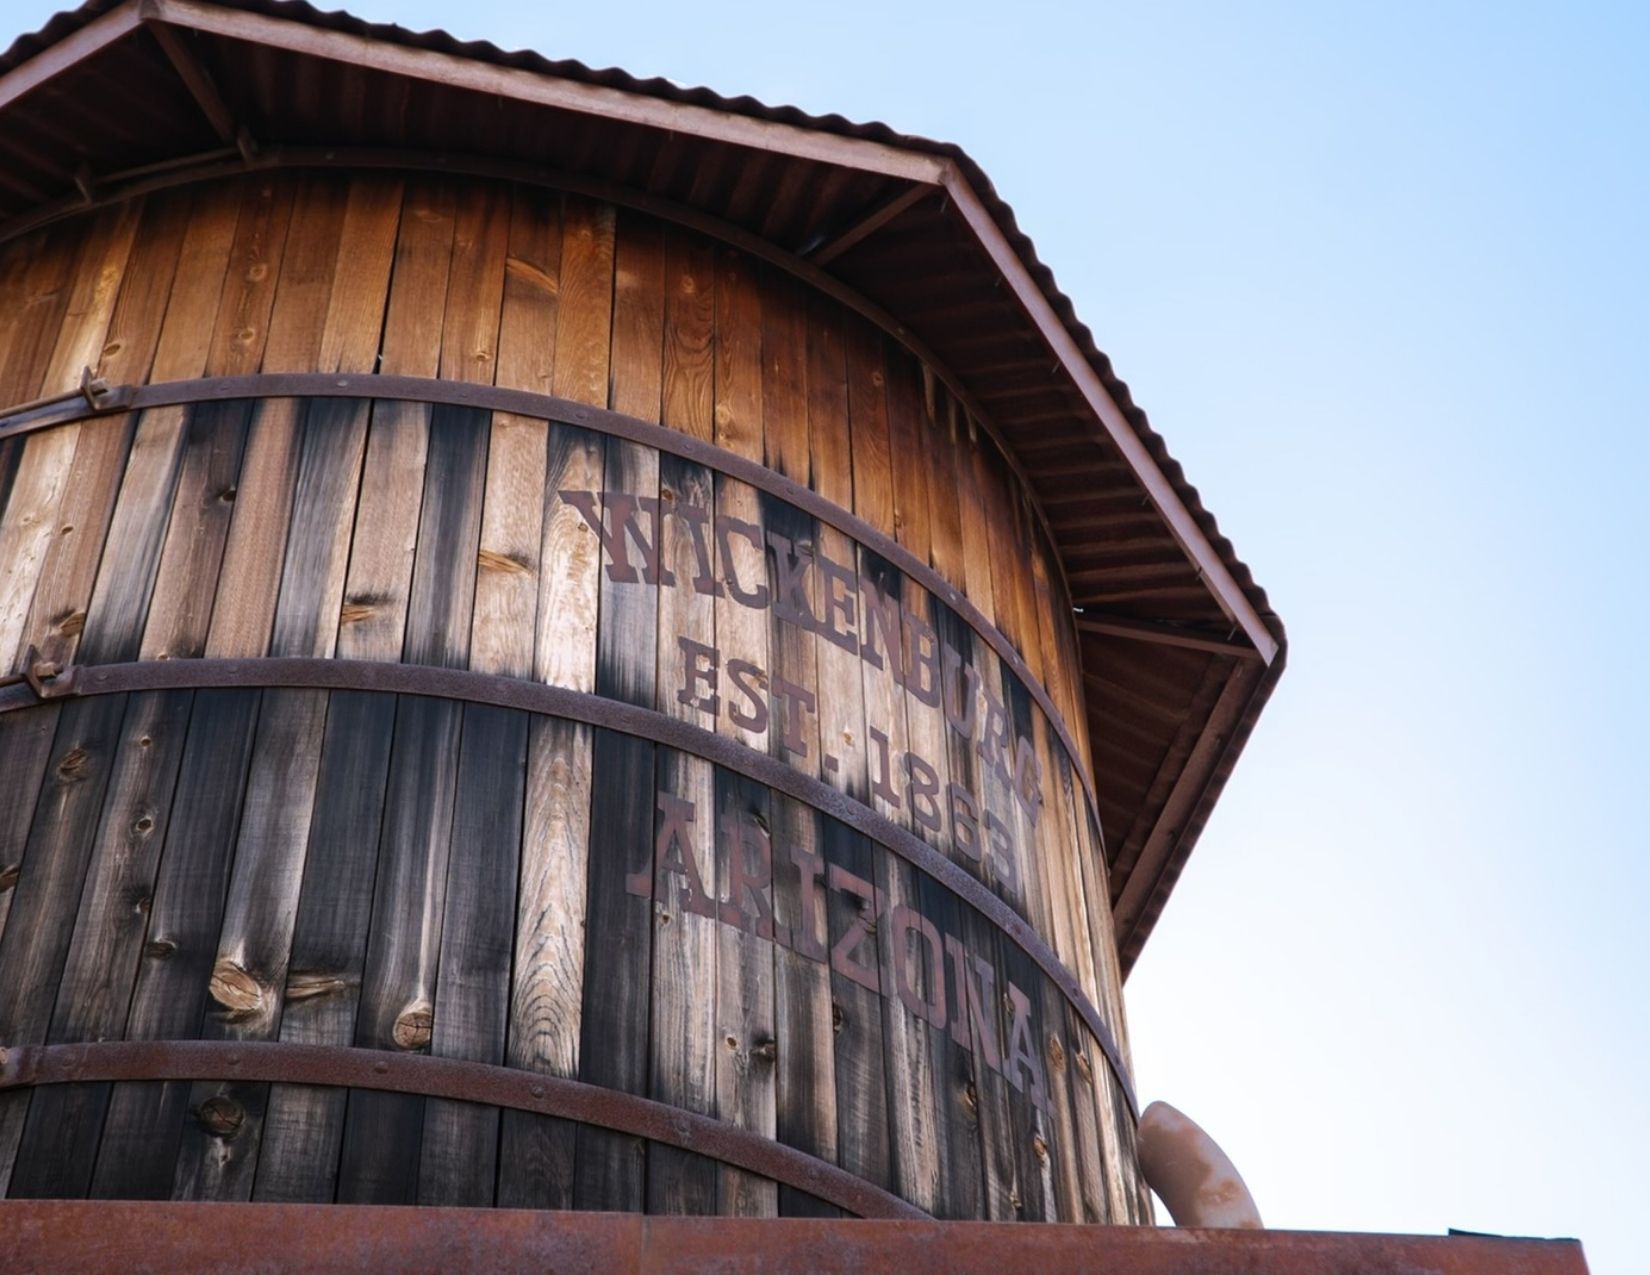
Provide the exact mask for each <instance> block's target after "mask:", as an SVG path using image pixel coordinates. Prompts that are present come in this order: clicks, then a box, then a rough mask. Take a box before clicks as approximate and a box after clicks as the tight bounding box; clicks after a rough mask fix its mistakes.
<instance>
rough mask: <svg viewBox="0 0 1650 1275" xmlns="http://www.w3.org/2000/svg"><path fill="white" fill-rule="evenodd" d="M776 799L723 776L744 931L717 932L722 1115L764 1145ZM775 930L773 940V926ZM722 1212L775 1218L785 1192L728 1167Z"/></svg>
mask: <svg viewBox="0 0 1650 1275" xmlns="http://www.w3.org/2000/svg"><path fill="white" fill-rule="evenodd" d="M771 827H772V820H771V811H770V798H769V793H768V790H767V789H766V788H763V787H761V786H760V785H757V784H755V783H752V782H751V781H750V780H748V779H746V778H745V777H744V776H742V775H737V774H735V773H733V772H732V771H727V770H722V769H720V768H718V769H717V771H716V877H717V880H718V881H719V882H720V883H722V885H721V889H722V893H723V895H724V896H725V897H724V900H723V901H724V903H727V904H729V905H731V907H732V908H733V909H734V912H735V913H736V914H737V916H738V920H737V923H728V922H729V919H730V918H729V916H728V915H726V914H725V915H724V923H723V924H722V925H721V926H720V927H718V930H717V936H716V937H717V952H716V1033H717V1035H718V1036H719V1037H720V1038H721V1041H722V1044H723V1046H724V1048H723V1049H721V1050H719V1051H718V1053H717V1060H716V1114H717V1115H718V1116H719V1117H720V1118H721V1119H722V1120H724V1121H726V1122H727V1123H729V1124H732V1125H734V1126H736V1127H738V1128H741V1129H748V1130H751V1131H752V1132H754V1133H759V1134H761V1135H763V1136H764V1137H769V1138H771V1137H773V1136H774V1134H775V1131H776V1122H777V1113H776V1110H775V1103H776V1101H777V1096H778V1085H777V1078H776V1075H775V1066H774V1064H775V1060H776V1058H777V1056H778V1050H779V1043H778V1036H777V1031H776V1024H775V1021H774V972H773V948H772V942H771V939H765V938H763V937H762V936H761V934H760V933H759V932H757V931H758V927H759V926H760V924H761V922H760V921H759V920H758V919H757V918H758V917H760V916H761V915H762V913H763V911H764V910H765V911H766V912H767V914H768V916H769V917H770V918H771V916H772V907H773V904H772V894H773V848H772V840H771V834H770V831H769V830H770V828H771ZM768 928H769V931H770V933H771V928H772V921H771V919H770V920H769V923H768ZM720 1177H721V1184H720V1191H719V1194H720V1211H721V1213H722V1214H723V1215H724V1216H735V1217H774V1216H776V1215H777V1214H778V1212H779V1193H778V1189H777V1185H776V1184H775V1183H774V1182H772V1181H769V1180H768V1179H765V1178H759V1177H756V1176H755V1175H754V1174H750V1173H746V1172H744V1171H743V1170H740V1169H735V1168H731V1167H730V1166H727V1165H723V1166H721V1172H720Z"/></svg>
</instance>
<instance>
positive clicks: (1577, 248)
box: [6, 0, 1650, 1275]
mask: <svg viewBox="0 0 1650 1275" xmlns="http://www.w3.org/2000/svg"><path fill="white" fill-rule="evenodd" d="M55 7H57V6H56V5H53V4H49V3H40V0H27V3H26V4H24V3H15V4H12V5H8V6H7V8H6V12H7V15H8V19H7V25H8V26H10V27H11V28H12V29H13V30H18V29H22V28H23V27H25V26H28V27H33V26H37V25H38V20H39V19H43V17H44V16H45V14H47V13H48V12H50V11H51V10H52V9H53V8H55ZM349 7H350V8H351V9H352V10H353V11H355V12H357V13H359V14H361V15H362V16H366V17H371V18H377V19H385V20H395V21H399V22H401V23H402V24H403V25H407V26H411V27H417V28H422V27H429V26H442V27H445V28H447V29H449V30H451V31H453V32H454V33H455V34H457V35H460V36H463V37H485V38H488V39H492V40H493V41H495V42H497V43H499V44H502V45H504V46H506V47H521V46H526V47H532V48H535V49H538V50H540V51H541V52H544V53H546V54H548V55H550V56H570V57H577V58H580V59H582V60H584V61H586V62H589V63H592V64H594V65H598V66H601V65H619V66H622V67H624V68H626V69H627V70H629V71H632V72H634V73H637V74H641V75H652V74H660V75H666V76H669V77H671V78H673V79H675V80H678V81H681V82H686V83H704V84H708V85H710V86H712V87H714V88H716V89H718V90H720V91H722V92H724V93H729V94H736V93H747V92H748V93H751V94H754V95H756V96H757V97H760V98H762V99H764V100H767V101H771V102H790V103H795V104H797V105H800V106H802V107H804V108H807V109H809V110H813V111H820V112H826V111H838V112H841V113H843V114H845V115H848V116H850V117H852V118H858V119H866V118H872V119H881V120H885V121H887V122H889V123H891V124H893V125H894V126H895V127H897V128H900V129H903V130H906V131H911V132H918V133H924V134H927V135H930V136H935V137H942V138H945V139H947V140H952V141H956V142H959V143H961V144H962V145H963V146H965V147H966V148H967V149H968V150H969V151H970V152H971V153H972V154H973V155H974V156H975V158H976V159H978V160H979V161H980V162H981V164H982V165H983V166H984V167H985V169H986V171H987V172H989V173H990V174H991V175H992V177H993V179H994V180H995V181H996V183H997V187H998V189H999V191H1000V192H1001V193H1002V194H1003V195H1004V196H1005V197H1006V198H1007V199H1008V200H1009V202H1010V203H1012V204H1013V206H1014V207H1015V209H1016V211H1017V213H1018V215H1019V218H1020V223H1021V225H1022V226H1023V227H1024V228H1025V229H1026V230H1027V231H1028V232H1029V233H1030V234H1031V235H1032V236H1033V238H1034V239H1035V240H1036V242H1037V244H1038V248H1039V250H1040V252H1041V253H1042V255H1043V257H1044V259H1045V260H1047V261H1048V262H1050V263H1051V264H1052V265H1053V266H1054V268H1055V271H1056V273H1057V275H1058V277H1059V279H1060V281H1061V283H1062V285H1063V286H1064V288H1065V290H1066V291H1067V292H1068V293H1069V294H1070V295H1071V296H1072V297H1074V298H1075V300H1076V304H1077V308H1078V312H1079V313H1080V314H1081V315H1082V316H1083V317H1084V319H1085V320H1086V321H1087V322H1088V323H1089V325H1090V326H1091V327H1092V328H1093V329H1094V331H1095V333H1096V335H1097V337H1098V339H1099V342H1100V344H1101V346H1102V347H1103V348H1104V349H1106V350H1107V351H1108V352H1109V353H1110V354H1111V355H1112V357H1113V359H1114V360H1115V362H1116V365H1117V367H1118V370H1119V372H1120V373H1121V374H1122V375H1123V377H1124V378H1125V379H1127V380H1128V381H1129V382H1130V384H1131V385H1132V386H1133V388H1134V391H1135V395H1136V397H1137V399H1138V400H1139V401H1140V402H1141V403H1142V404H1143V405H1144V406H1145V408H1146V409H1147V411H1148V412H1149V413H1150V414H1151V417H1152V420H1153V422H1154V424H1155V425H1156V427H1157V428H1158V429H1159V430H1160V431H1161V432H1162V433H1163V434H1164V435H1165V436H1166V438H1167V439H1168V440H1169V444H1170V447H1171V449H1172V450H1173V452H1174V453H1175V455H1176V456H1177V457H1178V458H1179V459H1180V460H1181V461H1182V462H1183V463H1184V464H1185V466H1186V469H1187V471H1188V473H1189V474H1190V476H1191V478H1192V480H1193V481H1194V482H1195V483H1197V484H1198V485H1199V487H1200V488H1201V490H1202V492H1203V494H1204V497H1205V500H1206V502H1207V503H1208V504H1209V506H1210V507H1211V508H1212V509H1214V510H1215V512H1216V513H1217V515H1218V516H1219V518H1220V520H1221V525H1222V527H1223V528H1224V529H1225V530H1226V531H1227V533H1228V534H1230V535H1231V536H1232V538H1233V539H1234V540H1235V541H1236V543H1237V546H1238V549H1239V552H1240V553H1241V554H1242V555H1243V556H1244V557H1245V558H1246V560H1247V561H1249V562H1250V563H1251V564H1253V566H1254V567H1255V569H1256V573H1257V575H1258V578H1259V579H1260V580H1261V582H1262V583H1263V584H1264V585H1265V586H1266V587H1267V588H1268V589H1269V590H1270V591H1271V594H1272V597H1273V599H1274V601H1275V603H1276V605H1277V607H1278V609H1279V611H1280V612H1281V613H1282V614H1283V616H1284V618H1285V620H1286V622H1287V623H1288V625H1289V633H1290V641H1291V649H1292V654H1291V667H1290V670H1289V672H1288V674H1287V675H1286V676H1285V677H1284V679H1283V682H1282V685H1281V687H1280V689H1279V691H1278V694H1277V695H1276V697H1275V698H1274V700H1273V702H1272V706H1271V707H1270V709H1269V710H1268V712H1267V714H1266V715H1265V717H1264V718H1263V720H1262V722H1261V724H1260V727H1259V730H1258V731H1257V733H1256V735H1255V737H1254V739H1253V741H1252V742H1251V744H1250V746H1249V749H1248V752H1247V753H1246V755H1245V757H1244V759H1243V762H1242V764H1241V766H1240V767H1239V769H1238V772H1237V775H1236V777H1235V778H1234V780H1233V782H1232V784H1231V785H1230V787H1229V789H1228V791H1227V794H1226V797H1225V799H1224V802H1223V803H1222V805H1221V807H1220V809H1219V811H1218V812H1217V814H1216V816H1215V818H1214V819H1213V821H1212V822H1211V823H1210V825H1209V828H1208V830H1207V831H1206V833H1205V834H1204V837H1203V841H1202V843H1201V846H1200V848H1199V850H1198V852H1197V854H1196V855H1195V856H1194V858H1193V860H1192V862H1191V865H1190V867H1189V869H1188V871H1187V873H1186V876H1185V877H1184V878H1183V880H1182V883H1181V884H1180V886H1179V888H1178V890H1177V892H1176V894H1175V897H1174V899H1173V901H1172V903H1171V904H1170V906H1169V909H1168V911H1167V913H1166V915H1165V916H1164V918H1163V920H1162V922H1161V923H1160V924H1159V926H1158V928H1157V931H1156V933H1155V935H1154V937H1153V939H1152V941H1151V943H1150V945H1149V946H1148V948H1147V951H1146V954H1145V956H1144V957H1143V959H1142V961H1141V963H1140V966H1139V968H1138V970H1137V972H1136V974H1135V976H1134V978H1133V979H1132V980H1131V982H1130V984H1129V989H1128V990H1129V1009H1130V1014H1131V1018H1132V1027H1133V1034H1134V1044H1135V1060H1136V1070H1137V1074H1138V1080H1139V1086H1140V1089H1141V1092H1142V1095H1143V1096H1144V1097H1146V1098H1154V1097H1162V1098H1165V1099H1168V1100H1169V1101H1172V1102H1174V1103H1175V1104H1177V1105H1179V1106H1180V1107H1182V1108H1183V1109H1184V1110H1186V1111H1187V1112H1188V1113H1189V1114H1191V1115H1192V1116H1193V1117H1194V1118H1196V1119H1198V1120H1199V1121H1201V1122H1203V1123H1204V1124H1205V1126H1206V1127H1207V1128H1208V1129H1209V1130H1210V1131H1211V1132H1212V1133H1214V1135H1215V1136H1216V1137H1217V1139H1219V1140H1220V1141H1221V1143H1222V1144H1223V1145H1224V1146H1225V1147H1226V1149H1227V1150H1228V1151H1229V1152H1230V1154H1231V1155H1232V1157H1233V1159H1234V1160H1235V1161H1236V1163H1237V1164H1238V1166H1239V1167H1240V1169H1241V1170H1242V1171H1243V1172H1244V1173H1245V1174H1246V1176H1247V1177H1248V1180H1249V1182H1250V1184H1251V1186H1252V1188H1253V1190H1254V1193H1255V1196H1256V1198H1257V1200H1258V1201H1259V1204H1260V1207H1261V1209H1262V1212H1263V1214H1264V1215H1265V1217H1266V1219H1267V1221H1268V1222H1269V1223H1271V1224H1273V1225H1278V1226H1287V1227H1310V1228H1328V1229H1369V1230H1412V1231H1430V1232H1436V1231H1440V1230H1442V1229H1444V1228H1445V1227H1448V1226H1455V1227H1462V1228H1467V1229H1473V1230H1487V1231H1496V1232H1502V1233H1512V1234H1544V1235H1578V1236H1580V1237H1581V1238H1582V1239H1583V1240H1584V1241H1585V1242H1586V1244H1587V1249H1588V1254H1589V1259H1590V1261H1591V1263H1592V1266H1593V1269H1594V1271H1595V1272H1598V1273H1601V1275H1627V1273H1629V1272H1634V1271H1639V1270H1643V1269H1646V1266H1647V1264H1650V1257H1647V1253H1650V1209H1647V1206H1646V1201H1647V1200H1650V1168H1647V1166H1650V991H1647V989H1646V986H1645V984H1646V978H1647V976H1650V938H1647V937H1646V935H1647V932H1650V927H1647V926H1646V923H1645V911H1646V908H1647V905H1650V854H1647V851H1650V834H1647V832H1646V821H1647V816H1650V744H1647V742H1646V740H1647V738H1650V722H1647V720H1646V719H1647V718H1650V648H1647V639H1650V605H1647V602H1646V594H1647V586H1650V568H1647V566H1646V562H1645V558H1646V554H1647V551H1650V514H1647V512H1646V510H1647V508H1650V497H1647V491H1650V442H1647V437H1650V357H1647V347H1650V6H1645V5H1634V4H1619V5H1612V4H1599V3H1592V4H1571V5H1563V6H1559V5H1551V6H1547V7H1541V8H1538V7H1534V6H1529V5H1516V4H1506V3H1497V4H1491V3H1484V4H1478V5H1462V4H1438V3H1429V4H1413V3H1388V4H1383V5H1367V4H1366V5H1357V6H1353V5H1349V4H1309V3H1305V2H1304V0H1303V2H1301V3H1296V4H1292V5H1276V4H1268V3H1254V2H1250V3H1244V4H1241V5H1240V4H1234V3H1207V4H1191V3H1150V4H1148V3H1135V4H1089V5H1084V6H1061V5H1048V4H1039V3H1029V2H1026V0H1020V2H1019V3H1015V4H998V5H991V6H974V5H970V4H966V3H950V4H925V5H918V4H905V5H902V4H891V3H888V2H887V0H880V2H879V3H874V4H867V3H837V4H829V5H809V6H789V5H775V4H771V3H762V4H747V3H723V4H720V5H716V6H709V7H707V6H705V5H691V4H682V3H670V4H665V3H653V4H644V3H639V2H635V3H623V4H620V3H609V4H589V3H580V4H576V5H571V4H568V5H563V4H543V3H524V2H520V0H517V2H514V3H512V2H510V0H465V3H462V4H459V3H452V2H451V0H445V2H443V3H429V2H426V0H417V2H415V0H349ZM25 10H27V12H26V13H25Z"/></svg>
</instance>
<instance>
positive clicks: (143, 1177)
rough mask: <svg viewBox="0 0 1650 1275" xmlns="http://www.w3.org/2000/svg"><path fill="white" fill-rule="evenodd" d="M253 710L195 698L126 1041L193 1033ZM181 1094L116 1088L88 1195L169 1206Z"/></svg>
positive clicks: (221, 696)
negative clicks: (160, 1202) (165, 1202)
mask: <svg viewBox="0 0 1650 1275" xmlns="http://www.w3.org/2000/svg"><path fill="white" fill-rule="evenodd" d="M258 707H259V692H257V691H242V690H236V691H199V692H197V693H196V695H195V702H194V705H193V707H192V710H191V713H190V720H189V735H188V739H187V740H186V742H185V744H184V751H183V763H182V767H181V769H180V771H179V773H178V782H177V787H176V789H175V790H174V793H173V800H172V817H171V823H170V826H169V827H168V829H167V833H166V846H165V848H164V849H163V850H162V852H161V860H160V873H159V876H158V877H157V878H156V882H155V894H154V902H153V903H152V905H151V907H150V911H149V932H148V935H147V938H146V940H145V943H144V947H143V960H142V962H141V964H140V965H139V967H138V975H137V982H136V985H135V987H134V990H133V993H132V1008H131V1012H130V1013H129V1014H128V1015H127V1019H126V1033H125V1034H126V1038H127V1039H128V1040H178V1039H184V1040H187V1039H191V1038H193V1037H195V1036H197V1035H198V1034H199V1033H200V1030H201V1022H202V1018H203V1016H204V1014H205V1010H206V1004H207V986H208V983H209V982H210V980H211V974H212V965H213V961H214V959H215V956H216V952H217V945H218V935H219V931H220V930H221V928H222V922H223V905H224V895H225V892H226V890H227V888H228V883H229V872H230V859H231V852H232V850H233V848H234V845H235V833H236V828H237V827H238V825H239V822H240V813H241V798H242V795H243V793H244V792H245V786H246V774H247V767H248V763H249V761H250V758H251V754H252V742H253V737H254V732H255V728H256V726H257V719H258ZM189 1089H190V1086H189V1085H188V1083H186V1082H179V1081H174V1082H164V1083H151V1082H121V1083H119V1084H116V1085H115V1086H114V1090H113V1092H112V1093H111V1094H110V1097H109V1110H108V1115H107V1116H106V1117H105V1119H104V1122H103V1139H102V1143H101V1146H100V1148H99V1151H98V1160H97V1168H96V1169H95V1171H94V1172H93V1175H92V1189H91V1194H92V1195H93V1196H96V1197H99V1198H103V1199H151V1200H152V1199H165V1198H166V1197H167V1196H168V1195H170V1193H171V1190H172V1179H173V1172H174V1169H175V1164H176V1159H177V1150H178V1143H179V1140H180V1138H181V1136H182V1133H183V1121H184V1119H185V1117H186V1112H187V1109H188V1098H189Z"/></svg>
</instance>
